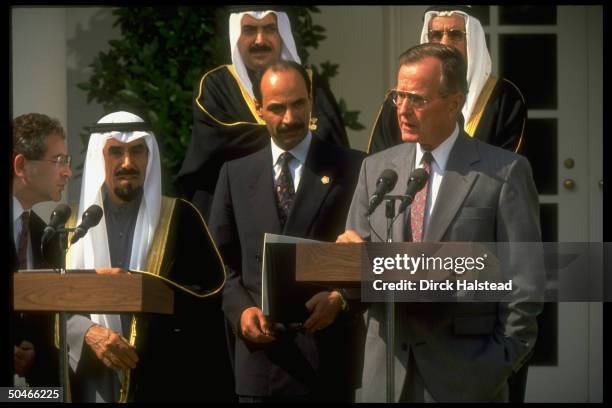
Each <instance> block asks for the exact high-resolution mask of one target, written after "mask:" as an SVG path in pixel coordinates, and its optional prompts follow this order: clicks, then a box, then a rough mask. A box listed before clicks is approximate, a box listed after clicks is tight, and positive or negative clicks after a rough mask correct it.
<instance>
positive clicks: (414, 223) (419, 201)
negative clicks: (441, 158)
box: [410, 152, 433, 242]
mask: <svg viewBox="0 0 612 408" xmlns="http://www.w3.org/2000/svg"><path fill="white" fill-rule="evenodd" d="M432 160H433V157H432V155H431V153H430V152H425V154H423V158H422V159H421V163H423V169H424V170H425V171H426V172H427V174H429V177H428V178H427V184H425V187H424V188H423V189H422V190H421V191H419V192H418V193H417V194H416V196H415V197H414V201H413V202H412V205H411V206H410V229H411V230H412V242H421V241H423V221H424V220H425V207H426V206H427V193H428V192H429V183H430V181H431V161H432Z"/></svg>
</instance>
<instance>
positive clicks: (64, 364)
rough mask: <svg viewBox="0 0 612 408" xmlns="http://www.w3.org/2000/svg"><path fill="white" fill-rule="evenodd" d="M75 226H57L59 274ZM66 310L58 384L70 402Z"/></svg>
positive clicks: (61, 326)
mask: <svg viewBox="0 0 612 408" xmlns="http://www.w3.org/2000/svg"><path fill="white" fill-rule="evenodd" d="M75 230H76V228H58V229H57V233H58V234H59V236H60V238H59V241H60V249H61V251H62V256H61V260H62V264H61V265H60V274H61V275H65V274H66V256H67V255H68V233H69V232H74V231H75ZM66 315H67V314H66V312H64V311H60V312H59V346H60V349H59V351H60V356H59V358H60V361H59V363H60V364H59V375H60V386H61V387H62V389H63V390H64V392H63V402H70V399H71V398H70V389H69V385H70V382H69V374H68V373H69V366H68V343H67V341H66V338H67V334H66V320H67V319H66Z"/></svg>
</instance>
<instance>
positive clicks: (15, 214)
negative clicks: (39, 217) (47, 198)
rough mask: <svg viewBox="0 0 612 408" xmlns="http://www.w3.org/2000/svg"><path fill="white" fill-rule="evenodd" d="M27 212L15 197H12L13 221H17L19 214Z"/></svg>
mask: <svg viewBox="0 0 612 408" xmlns="http://www.w3.org/2000/svg"><path fill="white" fill-rule="evenodd" d="M25 211H29V209H28V210H26V209H24V208H23V206H22V205H21V202H20V201H19V200H18V199H17V197H15V196H13V221H17V219H18V218H20V217H21V213H23V212H25Z"/></svg>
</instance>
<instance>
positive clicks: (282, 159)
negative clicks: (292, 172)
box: [278, 152, 293, 167]
mask: <svg viewBox="0 0 612 408" xmlns="http://www.w3.org/2000/svg"><path fill="white" fill-rule="evenodd" d="M291 159H293V155H292V154H291V153H289V152H283V153H281V155H280V156H278V164H280V166H281V167H285V166H288V165H289V162H290V161H291Z"/></svg>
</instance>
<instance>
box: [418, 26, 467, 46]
mask: <svg viewBox="0 0 612 408" xmlns="http://www.w3.org/2000/svg"><path fill="white" fill-rule="evenodd" d="M444 34H446V36H447V37H448V39H449V40H450V41H451V42H459V41H462V40H463V39H464V38H465V31H461V30H457V29H455V28H451V29H450V30H429V31H428V32H427V39H428V40H429V42H433V43H439V42H441V41H442V38H443V37H444Z"/></svg>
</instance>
